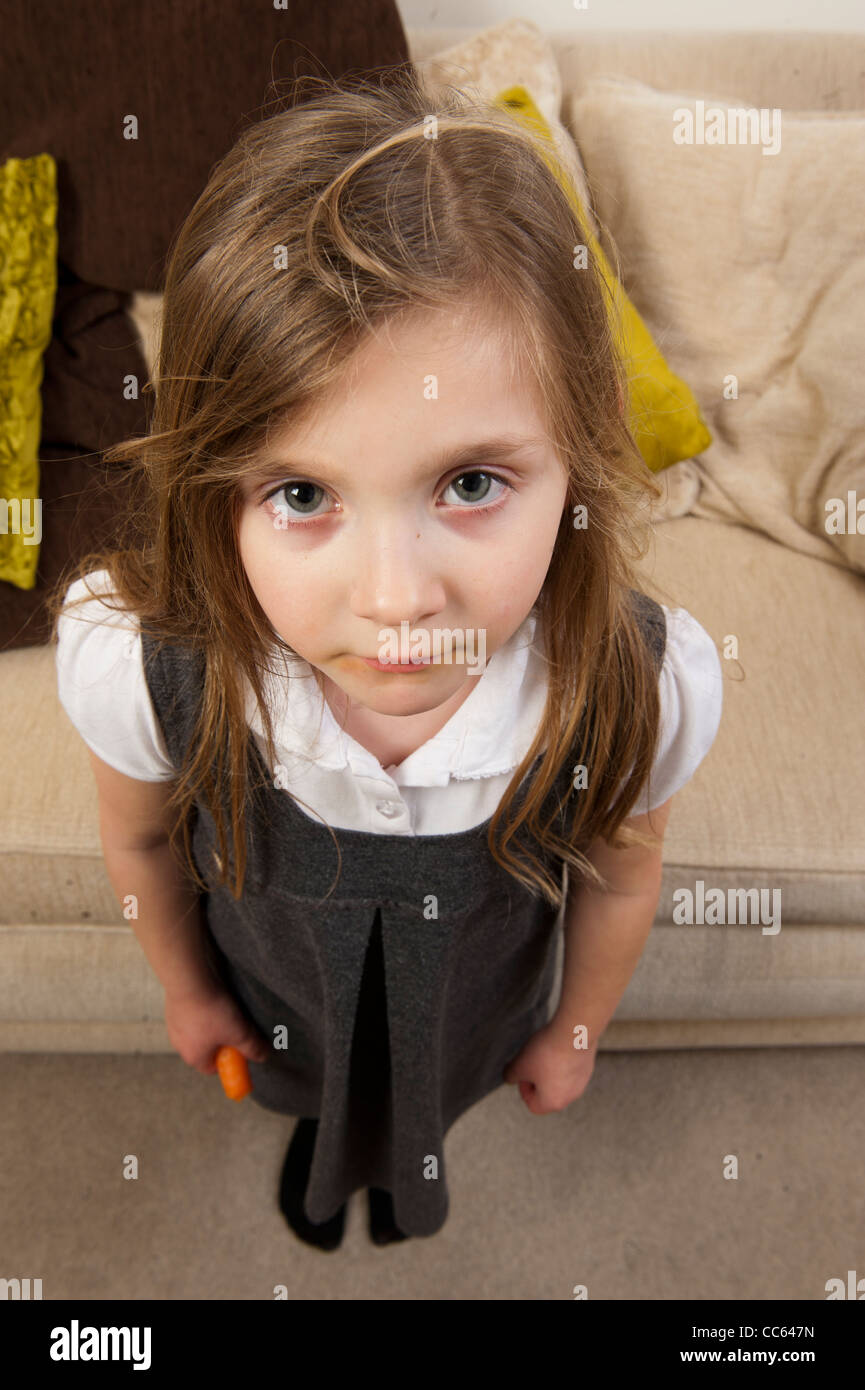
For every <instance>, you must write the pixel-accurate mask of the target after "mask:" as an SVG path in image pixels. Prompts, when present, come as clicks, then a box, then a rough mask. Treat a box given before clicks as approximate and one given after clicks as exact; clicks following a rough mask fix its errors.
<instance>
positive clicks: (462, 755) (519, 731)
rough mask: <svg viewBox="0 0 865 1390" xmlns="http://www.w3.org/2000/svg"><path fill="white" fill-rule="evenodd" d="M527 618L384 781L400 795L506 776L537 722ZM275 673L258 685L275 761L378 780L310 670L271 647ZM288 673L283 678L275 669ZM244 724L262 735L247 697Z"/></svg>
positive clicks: (538, 655)
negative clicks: (284, 757) (286, 759)
mask: <svg viewBox="0 0 865 1390" xmlns="http://www.w3.org/2000/svg"><path fill="white" fill-rule="evenodd" d="M536 631H537V616H536V613H535V611H534V610H533V611H532V612H531V613H530V614H529V615H528V617H527V618H526V619H525V621H524V622H523V623H522V624H521V625H520V627H519V628H518V629H517V631H516V632H515V633H514V634H513V636H512V637H511V638H510V639H509V641H507V642H506V643H505V644H504V646H503V647H501V648H500V649H499V650H498V651H497V652H495V653H494V654H493V655H492V656H491V657H490V659H489V661H488V662H487V664H486V667H485V668H484V670H483V672H482V673H481V675H479V676H472V677H471V678H470V679H471V680H472V681H474V682H475V683H476V688H475V689H474V690H473V691H472V693H471V694H470V695H469V696H468V698H467V699H466V700H464V701H463V703H462V704H461V705H460V707H459V709H458V710H456V711H455V713H454V714H453V715H452V716H451V718H450V719H449V720H448V722H447V723H446V724H445V725H444V727H443V728H442V729H440V730H439V732H438V733H437V734H434V735H433V736H432V738H430V739H427V741H426V743H423V744H422V745H421V746H420V748H418V749H416V750H415V752H414V753H410V754H409V756H408V757H407V758H405V759H404V760H403V762H402V763H400V764H399V766H398V767H396V768H392V769H391V770H390V772H389V773H388V774H387V775H388V776H390V777H391V779H392V780H393V782H394V783H395V784H396V785H397V786H400V787H443V786H447V784H448V782H449V781H450V780H451V778H454V779H456V780H465V779H470V778H477V777H495V776H497V775H499V774H501V773H505V772H512V771H513V770H514V768H515V767H517V765H518V764H519V763H520V762H521V761H522V759H523V757H524V756H525V754H526V752H527V751H528V749H529V747H530V745H531V743H532V740H533V739H534V736H535V734H536V733H537V729H538V725H539V723H540V720H541V716H542V714H543V710H544V705H545V703H546V694H547V682H546V667H545V663H544V660H543V653H542V652H541V651H539V650H537V649H536V645H535V642H534V639H535V634H536ZM274 654H275V655H276V657H277V660H276V662H275V666H276V668H277V669H275V670H274V669H273V668H272V669H271V671H270V672H269V673H268V675H267V676H266V677H265V691H266V694H267V699H268V702H269V705H270V709H271V712H272V719H273V733H274V741H275V744H276V748H277V751H278V753H279V754H280V755H281V754H282V753H283V752H285V753H288V754H291V755H292V757H299V758H303V759H306V760H307V761H314V762H315V763H316V765H317V767H319V768H321V769H324V770H328V771H333V772H339V771H341V770H344V769H346V768H349V769H350V770H351V771H352V772H353V773H358V774H360V775H363V776H376V775H378V776H379V777H381V771H380V764H379V762H378V759H377V758H375V757H374V756H373V755H372V753H370V752H368V751H367V749H365V748H364V747H362V745H361V744H359V743H358V742H357V740H356V739H354V738H352V736H351V735H350V734H347V733H345V732H344V731H343V730H342V729H340V727H339V725H338V724H337V722H336V720H335V718H334V716H333V714H332V713H331V710H330V707H329V705H328V704H327V701H326V700H325V699H324V697H323V696H322V694H321V692H320V690H319V688H318V685H317V683H316V680H315V677H314V675H313V673H312V668H311V667H310V665H309V663H308V662H306V661H304V660H303V659H302V658H301V657H297V656H285V655H284V654H283V653H281V652H280V651H279V649H278V648H276V647H274ZM280 667H282V668H283V670H285V671H287V674H288V678H287V679H286V677H285V675H283V674H282V673H281V671H280V670H279V668H280ZM247 718H248V719H249V723H250V726H251V728H252V729H253V730H254V732H255V733H257V734H259V735H260V736H261V737H262V738H263V735H264V730H263V726H262V723H261V718H260V714H259V711H258V707H257V704H256V702H255V697H254V695H253V692H252V690H251V689H247Z"/></svg>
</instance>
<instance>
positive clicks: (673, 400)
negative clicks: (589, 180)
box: [494, 86, 712, 473]
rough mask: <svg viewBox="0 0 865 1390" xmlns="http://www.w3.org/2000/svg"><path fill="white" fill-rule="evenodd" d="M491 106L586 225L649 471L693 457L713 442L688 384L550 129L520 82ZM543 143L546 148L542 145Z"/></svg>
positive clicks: (633, 429) (632, 424)
mask: <svg viewBox="0 0 865 1390" xmlns="http://www.w3.org/2000/svg"><path fill="white" fill-rule="evenodd" d="M494 105H496V106H499V107H501V108H502V110H504V111H507V112H509V113H510V114H511V115H512V116H514V117H515V118H516V119H517V120H518V121H520V122H521V123H522V124H523V125H524V126H525V127H526V129H528V130H530V131H534V133H535V134H537V135H538V136H540V148H541V154H542V155H543V156H544V159H545V160H546V163H547V164H548V165H549V167H550V168H551V169H552V171H553V173H554V174H555V175H556V177H557V178H558V180H559V182H560V183H561V184H562V187H563V188H564V190H565V192H566V193H567V195H568V198H569V200H570V203H571V206H572V207H573V209H574V211H575V212H576V213H577V215H578V217H579V218H580V220H581V222H582V223H583V226H584V227H585V231H586V237H587V240H588V246H589V249H590V251H591V253H592V255H593V256H594V257H595V259H596V261H597V264H598V268H599V269H600V272H601V275H602V276H603V278H604V280H605V281H606V284H607V286H608V287H609V290H610V292H611V295H612V297H613V302H614V305H615V312H614V314H613V316H612V321H611V327H612V332H613V339H614V342H615V344H616V347H617V349H618V352H619V355H620V357H621V358H622V361H623V362H624V364H625V366H626V368H627V371H628V378H629V381H630V400H629V402H628V406H629V419H628V423H629V425H630V429H631V433H632V434H633V436H634V439H635V441H636V444H637V447H638V448H639V450H640V453H641V454H642V455H643V458H644V459H645V461H646V463H647V465H648V467H649V468H650V469H651V470H652V472H653V473H660V472H661V470H662V469H664V468H669V467H670V465H671V464H674V463H679V462H680V461H681V460H682V459H689V458H694V456H695V455H696V454H699V453H702V451H703V450H704V449H707V448H708V447H709V445H710V444H711V442H712V435H711V433H710V431H709V428H708V426H707V425H706V422H705V420H704V419H703V417H702V415H701V414H700V407H699V406H698V404H697V401H696V398H695V396H694V394H693V392H692V391H691V390H690V388H689V387H688V386H687V385H686V384H685V382H684V381H682V379H681V377H678V376H676V374H675V372H673V371H671V370H670V368H669V367H668V365H667V363H666V362H665V361H664V358H663V355H662V354H661V352H660V351H659V349H658V347H657V345H656V343H655V341H654V339H653V337H652V335H651V333H650V332H649V330H648V328H647V327H646V325H645V323H644V322H643V320H642V319H641V318H640V315H639V314H638V313H637V310H636V309H635V308H634V306H633V304H632V303H631V301H630V299H629V298H628V296H627V295H626V294H625V291H624V289H623V288H622V286H621V285H620V283H619V281H618V278H617V277H616V275H615V274H614V272H613V270H612V269H611V267H610V264H609V262H608V260H607V258H606V256H605V255H604V252H603V251H602V249H601V247H600V245H599V244H598V242H597V240H596V238H595V237H594V236H593V235H592V232H591V227H590V224H589V220H588V217H587V215H586V212H585V209H584V208H583V205H582V203H581V202H580V199H579V197H578V196H577V193H576V191H575V189H574V187H573V184H572V182H571V180H570V179H569V178H568V177H567V175H566V174H565V172H564V170H563V169H562V167H561V164H560V163H559V161H558V158H557V155H556V151H555V145H554V143H553V139H552V135H551V133H550V128H549V126H548V125H547V123H546V121H545V120H544V118H543V116H542V115H541V113H540V111H539V110H538V108H537V106H536V105H535V103H534V102H533V101H532V99H531V97H530V96H529V94H528V92H527V91H526V89H525V87H519V86H518V87H509V88H508V89H507V91H504V92H501V93H500V94H499V95H498V96H497V97H496V99H495V102H494ZM545 143H546V144H547V145H548V146H549V148H545Z"/></svg>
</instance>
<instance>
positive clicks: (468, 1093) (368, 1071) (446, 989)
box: [141, 591, 666, 1236]
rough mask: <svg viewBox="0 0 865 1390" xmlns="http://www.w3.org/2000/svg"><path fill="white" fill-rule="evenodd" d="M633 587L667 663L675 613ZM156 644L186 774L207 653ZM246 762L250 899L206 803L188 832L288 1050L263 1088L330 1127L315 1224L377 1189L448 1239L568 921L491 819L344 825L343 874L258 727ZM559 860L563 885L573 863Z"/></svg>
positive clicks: (547, 986) (165, 716) (409, 1225)
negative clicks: (450, 1175)
mask: <svg viewBox="0 0 865 1390" xmlns="http://www.w3.org/2000/svg"><path fill="white" fill-rule="evenodd" d="M633 593H634V596H635V606H636V611H637V613H638V616H639V618H640V622H641V626H642V629H643V631H644V633H645V636H646V638H647V640H648V642H649V645H650V647H651V649H652V652H653V655H654V657H655V661H656V664H657V667H658V670H660V666H661V662H662V660H663V654H664V648H665V641H666V624H665V618H664V611H663V609H662V608H661V607H660V605H659V604H657V603H655V601H654V600H652V599H650V598H649V597H648V596H647V595H645V594H642V593H639V591H633ZM141 636H142V649H143V657H144V670H145V676H146V680H147V684H148V689H149V691H150V696H151V699H152V702H153V707H154V711H155V714H156V717H157V719H158V721H159V724H160V727H161V729H162V732H163V735H164V738H165V743H166V747H167V749H168V752H169V756H170V757H171V760H172V761H173V762H174V763H175V766H178V767H179V766H180V764H181V762H182V760H183V755H184V752H185V749H186V746H187V743H188V740H189V739H190V737H191V734H192V731H193V728H194V723H195V717H196V713H197V707H198V702H199V699H200V695H201V689H202V676H203V657H201V656H198V657H195V656H194V654H193V653H191V652H190V651H189V650H187V649H181V648H180V647H178V646H175V645H168V644H166V645H164V646H163V647H162V649H161V650H159V649H157V647H156V645H155V643H154V641H153V639H152V637H151V636H150V635H149V634H148V633H147V632H146V631H142V634H141ZM249 756H250V759H251V760H252V767H251V769H250V770H251V773H252V781H253V783H255V782H262V783H263V784H264V786H263V788H262V789H260V790H258V791H257V792H256V793H255V794H254V803H253V806H252V807H250V808H248V810H247V817H248V831H247V835H248V839H247V844H248V849H247V878H246V881H245V884H244V889H243V893H242V895H241V897H240V900H239V901H235V899H234V898H233V897H232V895H231V893H230V891H229V890H228V889H227V888H224V887H221V886H219V884H218V883H217V879H218V872H217V863H216V846H217V844H218V841H217V839H216V834H215V826H214V822H213V818H212V816H211V815H210V813H209V812H208V810H207V809H206V807H204V805H203V804H200V805H198V806H197V807H196V808H195V814H194V817H193V827H192V831H191V833H192V846H193V855H194V858H195V863H196V866H197V868H198V870H199V872H200V873H201V876H202V878H203V880H204V881H205V882H206V883H207V884H208V892H207V894H206V896H205V904H204V913H203V916H204V919H205V921H206V922H207V926H208V930H209V933H210V939H209V942H208V944H209V947H210V949H211V953H212V955H213V958H214V961H215V963H216V964H217V966H218V968H219V970H220V971H221V973H222V976H223V978H224V981H225V984H226V987H227V988H228V989H229V991H230V992H231V993H232V994H233V995H234V997H235V998H236V999H237V1000H238V1001H239V1003H240V1004H241V1006H242V1007H243V1009H244V1011H245V1012H246V1013H247V1014H248V1015H249V1017H250V1018H251V1019H252V1020H253V1021H254V1023H255V1024H256V1026H257V1027H258V1028H259V1029H260V1031H261V1033H262V1034H263V1036H264V1037H265V1038H266V1039H267V1040H268V1041H269V1042H270V1045H271V1049H272V1055H271V1057H270V1059H269V1060H268V1061H267V1062H265V1063H262V1064H259V1063H255V1062H251V1063H250V1064H249V1070H250V1077H251V1080H252V1084H253V1088H254V1089H253V1091H252V1096H253V1098H254V1099H255V1100H256V1101H257V1102H258V1104H259V1105H262V1106H264V1107H265V1108H266V1109H268V1110H275V1111H279V1112H281V1113H283V1114H287V1115H295V1116H309V1117H313V1118H316V1117H317V1118H318V1120H319V1124H318V1135H317V1141H316V1146H315V1153H314V1156H313V1162H312V1168H311V1171H310V1178H309V1183H308V1187H307V1193H306V1201H305V1210H306V1214H307V1217H308V1219H309V1220H310V1221H313V1222H324V1221H327V1220H329V1219H330V1218H331V1217H332V1216H333V1215H334V1214H335V1213H336V1212H337V1211H338V1209H339V1208H340V1207H341V1206H342V1204H343V1203H344V1202H345V1201H346V1199H347V1198H348V1197H349V1196H350V1195H351V1193H352V1192H354V1191H356V1190H357V1189H358V1188H363V1187H368V1186H375V1187H381V1188H385V1189H387V1191H389V1192H390V1193H391V1194H392V1197H393V1204H394V1212H395V1215H396V1221H397V1225H398V1226H399V1228H400V1229H401V1230H402V1231H404V1232H405V1233H406V1235H409V1236H431V1235H434V1234H435V1233H436V1232H437V1231H439V1230H440V1229H441V1228H442V1226H443V1225H444V1223H445V1221H446V1219H447V1215H448V1208H449V1193H448V1185H447V1170H446V1164H445V1152H444V1137H445V1135H446V1134H447V1132H448V1130H449V1129H450V1127H451V1125H453V1124H454V1122H455V1121H456V1120H457V1119H458V1118H459V1117H460V1115H462V1114H463V1113H464V1112H465V1111H466V1110H468V1109H469V1107H470V1106H472V1105H474V1104H475V1103H476V1102H477V1101H479V1100H481V1099H482V1098H483V1097H484V1096H486V1095H488V1094H489V1093H490V1092H491V1091H493V1090H495V1089H496V1088H497V1087H498V1086H500V1085H502V1084H503V1078H502V1073H503V1071H504V1069H505V1067H506V1066H507V1064H508V1062H509V1061H511V1059H512V1058H513V1057H515V1056H516V1054H517V1053H518V1052H519V1051H520V1049H521V1048H522V1047H523V1046H524V1044H525V1043H526V1042H527V1041H528V1040H529V1038H531V1037H532V1035H533V1034H534V1033H536V1032H538V1031H539V1029H541V1028H543V1027H544V1025H545V1024H546V1023H547V1021H548V1018H549V1012H550V1003H551V992H552V987H553V984H554V980H555V962H556V944H557V941H556V935H557V934H556V931H555V927H556V922H557V915H558V914H557V913H556V910H555V909H554V908H553V907H552V906H551V905H550V904H548V903H547V902H546V901H545V900H544V899H543V898H542V897H540V896H539V895H538V896H535V895H533V894H531V893H530V892H529V890H528V889H526V888H524V887H523V886H522V885H521V884H520V883H518V882H517V880H516V879H515V878H513V877H512V876H511V875H510V874H509V873H507V871H506V870H504V869H503V868H501V867H500V866H499V865H498V864H497V863H496V862H495V860H494V859H493V857H492V855H491V854H490V852H489V849H488V847H487V844H486V833H487V827H488V825H489V821H488V820H487V821H485V822H484V823H483V824H482V825H479V826H477V827H475V828H474V829H472V830H466V831H460V832H457V833H451V834H445V835H423V836H402V835H387V834H381V835H380V834H373V833H366V832H360V831H353V830H342V829H334V830H333V834H334V835H335V836H336V839H337V841H338V844H339V849H340V852H341V856H342V863H341V867H340V868H339V874H338V876H337V869H338V862H337V851H336V847H335V845H334V841H333V839H332V837H331V833H330V832H329V830H328V829H327V828H326V827H325V826H324V825H323V824H322V823H321V822H320V821H318V820H313V819H312V818H311V817H310V816H308V815H307V814H306V813H305V812H303V811H301V810H300V809H299V808H298V807H297V806H296V805H295V802H294V800H293V798H292V797H291V796H290V795H289V793H288V792H287V791H286V790H285V789H284V788H282V787H277V786H275V785H274V778H273V776H272V775H271V774H270V773H269V771H268V770H267V768H266V767H265V764H264V759H263V758H262V757H261V754H260V752H259V749H258V746H257V744H256V742H255V740H254V738H253V737H252V736H250V740H249ZM539 761H540V760H539ZM536 766H537V764H536ZM532 771H534V769H532ZM529 775H531V774H529ZM572 776H573V770H572V768H571V767H570V766H565V767H563V769H562V772H561V774H560V777H559V779H558V782H557V786H556V791H555V796H556V803H555V804H556V807H557V808H560V807H566V806H567V804H568V802H569V798H570V796H571V795H572V792H571V788H572ZM528 783H529V778H528V777H527V778H526V779H524V781H523V783H522V785H521V787H520V789H519V791H518V793H517V795H518V797H522V795H524V793H525V791H526V789H527V786H528ZM571 804H573V803H571ZM561 828H562V827H561V825H560V829H561ZM524 829H525V827H522V828H521V834H522V832H523V831H524ZM517 838H518V840H519V839H520V837H517ZM229 843H230V836H229ZM520 843H523V844H525V843H526V842H525V841H524V840H521V841H520ZM534 848H535V850H536V852H537V851H538V847H537V846H535V847H534ZM543 862H544V863H545V865H546V867H547V868H548V869H549V870H550V871H551V872H552V874H553V876H554V878H555V879H556V880H558V881H560V880H561V867H562V866H561V861H556V862H554V861H553V860H552V859H551V858H549V857H545V858H544V859H543Z"/></svg>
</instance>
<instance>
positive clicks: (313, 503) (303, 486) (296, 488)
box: [265, 483, 326, 516]
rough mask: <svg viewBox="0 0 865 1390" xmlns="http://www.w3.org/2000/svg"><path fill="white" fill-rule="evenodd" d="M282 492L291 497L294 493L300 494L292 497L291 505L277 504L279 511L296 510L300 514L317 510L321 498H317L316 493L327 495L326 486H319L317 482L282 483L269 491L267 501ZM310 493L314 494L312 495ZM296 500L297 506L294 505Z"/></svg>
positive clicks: (303, 514) (307, 513)
mask: <svg viewBox="0 0 865 1390" xmlns="http://www.w3.org/2000/svg"><path fill="white" fill-rule="evenodd" d="M281 492H282V493H285V495H286V497H290V495H291V494H292V493H298V494H299V496H297V497H293V498H292V499H291V505H289V506H285V505H283V506H277V511H280V512H286V511H296V512H297V514H298V515H299V516H308V515H309V514H310V512H314V511H315V509H316V507H317V506H318V505H319V500H317V499H316V497H315V495H314V494H316V493H320V494H321V496H322V497H324V496H325V495H326V494H325V491H324V488H321V487H319V486H318V484H317V483H280V485H279V487H277V488H274V490H273V492H271V493H268V495H267V497H266V498H265V501H266V502H270V501H272V500H273V499H275V498H276V497H278V495H279V493H281ZM310 494H313V495H312V496H310ZM295 502H296V503H297V504H298V506H297V507H296V508H295V506H294V505H293V503H295ZM275 505H276V504H275Z"/></svg>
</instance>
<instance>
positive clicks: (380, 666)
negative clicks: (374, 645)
mask: <svg viewBox="0 0 865 1390" xmlns="http://www.w3.org/2000/svg"><path fill="white" fill-rule="evenodd" d="M360 660H361V661H363V662H364V664H365V665H367V666H369V668H370V670H372V671H391V672H393V674H394V675H398V676H402V675H408V674H410V673H411V672H412V671H425V670H427V669H428V667H430V666H431V665H432V662H431V661H412V662H411V663H410V664H409V665H407V666H406V665H397V664H396V663H395V662H393V661H378V660H376V659H375V658H373V657H369V656H362V657H361V658H360Z"/></svg>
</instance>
